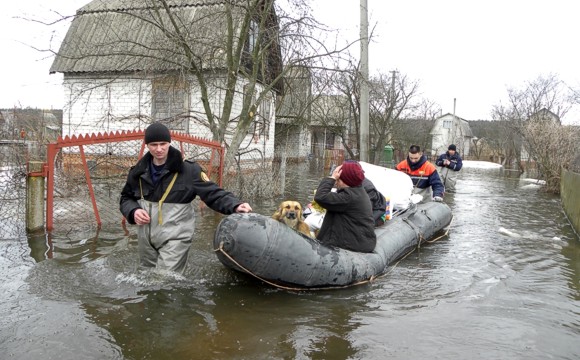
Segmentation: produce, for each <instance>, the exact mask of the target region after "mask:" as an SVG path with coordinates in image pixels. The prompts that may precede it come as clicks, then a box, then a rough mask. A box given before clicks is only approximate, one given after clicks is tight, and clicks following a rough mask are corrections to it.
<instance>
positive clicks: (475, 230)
mask: <svg viewBox="0 0 580 360" xmlns="http://www.w3.org/2000/svg"><path fill="white" fill-rule="evenodd" d="M317 183H318V176H317V175H316V174H311V176H310V178H308V179H306V178H305V179H304V180H303V182H302V183H301V184H299V185H296V184H287V189H286V193H287V194H302V195H301V196H295V195H291V196H289V197H292V198H294V199H297V200H299V201H301V202H302V203H306V202H307V201H308V200H309V199H308V196H309V194H312V191H313V190H314V189H315V187H316V185H317ZM280 200H282V199H280V198H278V199H272V200H269V201H264V202H261V203H252V206H253V208H254V211H256V212H259V213H262V214H271V213H273V211H274V210H275V207H276V205H277V204H278V202H279V201H280ZM445 201H446V202H447V203H448V204H449V205H450V207H451V209H452V210H453V214H454V219H453V221H452V224H451V228H450V231H449V236H448V237H447V238H443V239H441V240H439V241H437V242H435V243H433V244H429V245H423V246H422V247H421V249H420V251H418V252H415V253H413V254H411V255H410V256H408V257H407V258H406V259H404V260H403V261H401V262H400V263H399V264H398V265H397V266H396V267H394V268H392V270H391V271H390V272H389V273H388V274H386V275H385V276H383V277H380V278H378V279H377V280H375V281H374V282H372V283H371V284H367V285H361V286H357V287H352V288H348V289H342V290H329V291H304V292H288V291H283V290H278V289H274V288H271V287H268V286H265V285H262V284H261V283H259V282H257V281H255V280H254V279H251V278H249V277H247V276H244V275H242V274H239V273H234V272H233V271H231V270H228V269H227V268H225V267H224V266H223V265H222V264H221V263H220V262H219V261H218V259H217V257H216V255H215V254H214V252H213V250H212V241H213V234H214V229H215V227H216V225H217V223H218V222H219V221H220V219H221V218H222V216H221V215H218V214H216V213H214V212H213V211H211V210H209V209H204V210H202V211H199V212H198V221H197V229H198V235H197V238H196V241H194V245H193V249H192V252H191V255H190V258H189V265H188V270H187V272H186V273H185V275H184V276H177V275H171V274H160V273H157V272H151V271H140V270H138V269H137V240H136V235H134V233H135V231H134V229H132V230H131V235H129V236H125V235H124V234H123V231H122V230H120V229H104V230H102V231H101V232H100V233H99V234H98V235H97V236H95V234H87V235H86V237H84V239H82V236H80V235H79V234H69V236H68V237H59V238H53V239H50V241H51V242H52V247H48V246H46V243H47V241H48V240H47V239H46V237H45V236H44V235H42V236H37V237H29V238H28V239H26V238H24V239H15V240H1V241H0V271H1V273H2V275H3V276H2V279H3V280H2V282H1V285H0V354H1V358H2V359H38V358H42V359H385V358H392V359H427V358H429V359H431V358H435V359H546V358H551V359H579V358H580V341H578V339H579V338H580V240H579V239H578V237H577V236H576V234H575V233H574V231H573V229H572V227H571V226H570V225H569V223H568V220H567V219H566V216H565V214H564V213H563V211H562V208H561V204H560V200H559V198H558V197H555V196H552V195H547V194H544V193H541V192H538V191H537V186H536V185H535V184H534V183H532V182H530V181H526V180H525V179H524V180H521V179H519V178H518V177H516V176H515V174H510V173H509V172H507V171H503V170H498V169H482V168H469V167H467V166H465V167H464V170H462V172H461V175H460V177H459V180H458V182H457V192H456V193H454V194H448V195H446V198H445ZM111 211H118V210H117V209H111ZM73 235H74V236H73ZM81 235H82V234H81Z"/></svg>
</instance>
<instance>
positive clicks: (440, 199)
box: [433, 196, 443, 202]
mask: <svg viewBox="0 0 580 360" xmlns="http://www.w3.org/2000/svg"><path fill="white" fill-rule="evenodd" d="M433 201H437V202H441V201H443V198H442V197H441V196H433Z"/></svg>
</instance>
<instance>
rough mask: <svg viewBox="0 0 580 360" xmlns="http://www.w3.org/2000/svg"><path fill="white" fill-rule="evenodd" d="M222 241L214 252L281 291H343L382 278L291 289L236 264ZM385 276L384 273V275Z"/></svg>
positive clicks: (373, 277) (373, 276) (374, 276)
mask: <svg viewBox="0 0 580 360" xmlns="http://www.w3.org/2000/svg"><path fill="white" fill-rule="evenodd" d="M223 245H224V243H223V241H222V242H220V246H219V248H217V249H214V251H215V252H218V251H219V252H221V253H222V254H223V255H224V256H225V257H227V258H228V259H229V260H230V261H231V262H232V263H234V264H235V265H236V266H237V267H239V268H240V269H242V270H244V272H246V273H247V274H249V275H251V276H253V277H255V278H256V279H258V280H260V281H263V282H264V283H266V284H268V285H272V286H274V287H277V288H279V289H283V290H289V291H310V290H335V289H345V288H348V287H351V286H357V285H362V284H366V283H370V282H372V281H373V280H375V279H376V278H378V277H380V276H382V275H383V274H381V275H372V276H371V277H370V278H368V279H366V280H362V281H359V282H355V283H352V284H348V285H344V286H325V287H291V286H285V285H281V284H277V283H275V282H272V281H269V280H266V279H264V278H263V277H261V276H259V275H257V274H255V273H253V272H252V271H250V270H248V269H246V268H245V267H244V266H242V265H241V264H240V263H238V262H237V261H236V260H235V259H234V258H232V257H231V256H230V255H229V254H228V253H227V252H226V251H225V250H224V248H223ZM385 274H386V273H385Z"/></svg>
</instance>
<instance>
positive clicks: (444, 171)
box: [435, 144, 463, 192]
mask: <svg viewBox="0 0 580 360" xmlns="http://www.w3.org/2000/svg"><path fill="white" fill-rule="evenodd" d="M435 164H436V165H437V166H441V170H440V173H441V176H442V178H443V179H442V180H443V185H444V186H445V191H446V192H453V191H455V183H456V182H457V172H459V170H461V168H462V167H463V161H462V160H461V156H460V155H459V153H458V152H457V147H456V146H455V145H454V144H451V145H449V147H448V148H447V152H445V153H443V154H441V155H439V157H438V158H437V161H435Z"/></svg>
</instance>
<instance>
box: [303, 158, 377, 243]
mask: <svg viewBox="0 0 580 360" xmlns="http://www.w3.org/2000/svg"><path fill="white" fill-rule="evenodd" d="M364 178H365V176H364V171H363V169H362V167H361V166H360V164H359V163H358V162H356V161H345V162H344V163H343V164H342V165H340V166H338V167H337V168H336V169H334V171H333V172H332V175H331V176H330V177H328V178H324V179H322V181H321V182H320V184H319V185H318V189H317V190H316V194H315V196H314V201H316V202H317V203H318V204H319V205H320V206H322V207H323V208H325V209H326V215H325V216H324V221H323V222H322V226H321V228H320V232H319V233H318V236H317V239H318V240H319V241H320V242H321V243H322V244H325V245H333V246H337V247H340V248H343V249H347V250H351V251H358V252H372V251H373V250H374V249H375V245H376V242H377V237H376V235H375V231H374V225H375V222H374V220H373V215H372V207H371V201H370V199H369V196H368V195H367V192H366V191H365V189H364V188H363V186H362V183H363V180H364ZM333 187H336V188H337V191H336V192H333V191H332V188H333Z"/></svg>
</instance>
